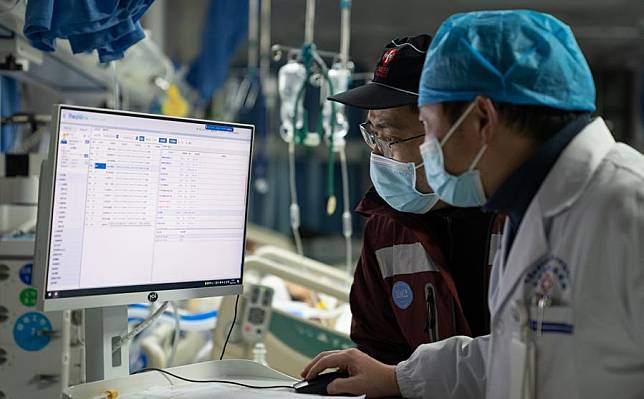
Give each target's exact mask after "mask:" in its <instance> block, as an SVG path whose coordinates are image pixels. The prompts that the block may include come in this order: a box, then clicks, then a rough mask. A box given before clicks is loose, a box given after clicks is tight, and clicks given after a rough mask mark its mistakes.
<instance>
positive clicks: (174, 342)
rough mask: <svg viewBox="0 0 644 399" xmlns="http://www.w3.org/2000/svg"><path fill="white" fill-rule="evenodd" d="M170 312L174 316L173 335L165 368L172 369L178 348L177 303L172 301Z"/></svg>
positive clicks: (179, 319) (178, 324) (179, 322)
mask: <svg viewBox="0 0 644 399" xmlns="http://www.w3.org/2000/svg"><path fill="white" fill-rule="evenodd" d="M170 304H171V305H172V310H173V312H172V313H173V314H174V335H173V336H172V349H171V350H170V356H168V364H167V365H166V366H167V367H172V365H173V364H174V358H175V356H176V355H177V347H178V346H179V334H180V333H181V318H180V317H179V307H178V306H177V303H176V302H174V301H172V302H170Z"/></svg>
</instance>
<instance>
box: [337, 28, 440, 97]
mask: <svg viewBox="0 0 644 399" xmlns="http://www.w3.org/2000/svg"><path fill="white" fill-rule="evenodd" d="M431 41H432V37H431V36H430V35H426V34H422V35H418V36H414V37H403V38H400V39H394V40H392V41H391V42H389V44H387V45H386V46H385V49H384V51H383V53H382V55H381V56H380V59H379V60H378V64H377V65H376V69H375V71H374V73H373V80H372V81H371V82H370V83H367V84H366V85H363V86H360V87H356V88H354V89H351V90H347V91H345V92H343V93H339V94H336V95H334V96H331V97H329V98H328V99H329V100H331V101H337V102H339V103H342V104H345V105H350V106H353V107H357V108H363V109H386V108H395V107H401V106H403V105H412V104H416V103H417V102H418V85H419V83H420V75H421V73H422V71H423V64H424V63H425V55H426V54H427V49H428V48H429V44H430V43H431Z"/></svg>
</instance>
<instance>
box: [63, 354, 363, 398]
mask: <svg viewBox="0 0 644 399" xmlns="http://www.w3.org/2000/svg"><path fill="white" fill-rule="evenodd" d="M167 370H168V371H170V372H172V373H174V374H177V375H180V376H182V377H186V378H191V379H196V380H211V379H221V380H228V381H235V382H241V383H244V384H250V385H259V386H264V385H266V386H268V385H293V384H294V383H295V382H297V380H296V379H294V378H292V377H289V376H287V375H286V374H282V373H280V372H278V371H275V370H273V369H271V368H269V367H266V366H262V365H260V364H258V363H255V362H252V361H249V360H221V361H209V362H203V363H196V364H190V365H187V366H180V367H173V368H169V369H167ZM110 389H112V390H115V391H117V392H118V399H144V398H145V399H188V398H190V399H206V398H207V399H219V398H222V399H223V398H231V397H234V398H239V399H245V398H248V399H255V398H257V399H259V398H268V399H272V398H294V399H313V398H317V397H319V396H318V395H301V394H297V393H294V391H293V390H292V389H287V388H278V389H251V388H243V387H238V386H234V385H230V384H218V383H192V382H186V381H182V380H179V379H176V378H174V377H171V376H169V375H166V374H162V373H160V372H157V371H150V372H146V373H141V374H135V375H130V376H128V377H123V378H116V379H113V380H105V381H98V382H91V383H87V384H82V385H77V386H74V387H71V388H68V389H67V390H65V392H64V393H63V398H67V399H95V398H103V397H104V396H103V394H104V393H105V392H106V391H108V390H110ZM336 398H338V397H337V396H336ZM339 398H342V397H339ZM354 398H355V397H354Z"/></svg>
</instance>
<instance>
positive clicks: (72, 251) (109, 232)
mask: <svg viewBox="0 0 644 399" xmlns="http://www.w3.org/2000/svg"><path fill="white" fill-rule="evenodd" d="M55 128H56V131H55V132H54V134H55V135H56V137H55V142H54V140H52V144H54V148H55V149H54V150H53V151H51V152H50V154H51V156H50V160H49V162H50V167H51V168H52V171H51V172H52V173H51V177H52V179H51V196H50V199H49V200H50V201H51V206H50V210H49V212H48V213H49V216H48V219H49V232H48V237H49V239H48V240H47V241H48V242H47V245H48V248H47V256H46V276H45V289H44V294H45V298H44V299H45V300H48V299H53V300H56V299H64V298H78V297H92V296H101V295H113V294H119V293H134V292H145V293H151V292H154V293H155V294H156V293H159V292H163V291H164V290H182V289H191V288H205V287H221V286H231V285H237V286H240V285H241V279H242V266H243V256H244V241H245V230H246V213H247V201H248V186H249V174H250V162H251V152H252V139H253V127H252V126H249V125H237V124H229V123H222V122H209V121H202V120H188V119H178V118H168V117H162V116H158V115H147V114H133V113H125V112H118V111H110V110H98V109H85V108H78V107H68V106H60V107H59V110H58V115H57V126H55ZM100 302H101V304H105V302H104V301H100ZM117 302H122V301H117Z"/></svg>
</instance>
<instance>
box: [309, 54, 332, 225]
mask: <svg viewBox="0 0 644 399" xmlns="http://www.w3.org/2000/svg"><path fill="white" fill-rule="evenodd" d="M313 59H314V60H315V61H316V62H317V63H318V65H319V66H320V70H321V72H322V77H323V78H324V80H326V82H327V86H328V87H327V89H328V92H329V95H330V96H332V95H333V94H334V93H333V82H331V79H330V78H329V69H328V68H327V67H326V64H325V63H324V60H323V59H322V58H321V57H320V55H319V54H318V53H317V52H315V51H314V52H313ZM327 101H328V100H327ZM335 112H336V109H335V102H334V101H332V102H331V120H330V122H329V130H330V132H329V143H328V152H327V153H328V155H327V175H326V194H327V201H329V202H331V201H335V189H334V184H333V180H334V179H333V178H334V172H335V150H334V148H333V138H334V134H335V123H336V119H335V117H336V115H335ZM329 205H330V203H327V214H329V215H331V214H333V213H334V212H335V209H331V207H330V206H329ZM332 208H335V206H333V207H332Z"/></svg>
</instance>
